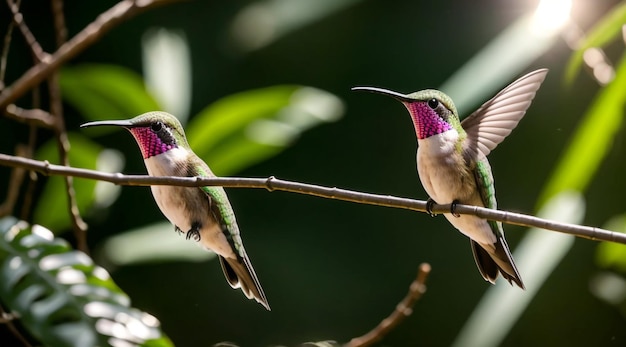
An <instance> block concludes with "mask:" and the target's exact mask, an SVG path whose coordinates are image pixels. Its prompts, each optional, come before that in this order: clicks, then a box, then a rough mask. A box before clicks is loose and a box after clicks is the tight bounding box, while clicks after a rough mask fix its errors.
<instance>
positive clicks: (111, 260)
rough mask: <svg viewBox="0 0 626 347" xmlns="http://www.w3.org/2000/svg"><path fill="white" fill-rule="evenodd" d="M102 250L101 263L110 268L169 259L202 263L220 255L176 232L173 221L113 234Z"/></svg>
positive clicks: (100, 248)
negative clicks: (106, 264)
mask: <svg viewBox="0 0 626 347" xmlns="http://www.w3.org/2000/svg"><path fill="white" fill-rule="evenodd" d="M98 253H99V254H101V255H102V256H103V258H102V261H99V262H100V264H104V263H103V262H106V263H108V264H110V266H107V268H108V269H111V267H112V266H127V265H136V264H146V263H161V262H168V261H191V262H201V261H206V260H209V259H213V258H216V254H215V253H214V252H207V251H206V250H204V249H203V248H202V247H199V246H198V245H197V244H196V243H195V242H189V240H186V239H185V237H182V235H176V233H175V232H174V226H173V225H172V224H171V223H170V222H160V223H154V224H150V225H146V226H143V227H141V228H137V229H132V230H129V231H126V232H122V233H120V234H117V235H115V236H112V237H110V238H108V239H107V240H106V241H105V242H104V244H103V245H102V247H99V249H98ZM96 259H98V260H100V258H96ZM111 271H113V270H111Z"/></svg>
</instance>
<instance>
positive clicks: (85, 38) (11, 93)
mask: <svg viewBox="0 0 626 347" xmlns="http://www.w3.org/2000/svg"><path fill="white" fill-rule="evenodd" d="M174 1H178V0H142V1H135V0H124V1H120V2H119V3H117V4H116V5H115V6H113V7H111V8H110V9H109V10H107V11H106V12H103V13H102V14H100V15H99V16H98V18H96V20H95V21H93V22H92V23H91V24H89V25H87V26H86V27H85V28H84V29H83V30H82V31H81V32H79V33H78V34H76V36H74V37H72V39H70V40H69V41H68V42H67V43H65V44H64V45H63V46H61V47H60V48H59V49H58V50H57V51H56V52H54V53H53V54H52V55H51V56H50V59H47V60H44V61H42V62H40V63H38V64H36V65H35V66H33V67H31V68H30V69H29V70H28V71H26V72H25V73H24V74H23V75H22V76H21V77H20V78H19V79H18V80H17V81H15V82H14V83H13V84H12V85H11V86H9V87H7V88H5V89H4V90H3V91H2V93H0V109H3V108H4V107H6V106H7V105H9V104H11V103H12V102H14V101H15V100H17V99H18V98H19V97H20V96H22V95H24V93H26V92H27V91H29V90H30V89H32V88H33V87H34V86H36V85H38V84H39V83H41V82H42V81H43V80H44V79H46V78H47V77H48V76H50V74H51V73H52V72H53V71H55V70H56V69H58V68H59V66H61V65H62V64H64V63H65V62H67V61H68V60H69V59H71V58H72V57H74V56H76V55H77V54H78V53H80V52H82V51H83V50H84V49H85V48H87V47H89V46H90V45H91V44H93V43H94V42H96V41H97V40H98V39H99V38H100V37H102V35H104V34H105V33H106V32H108V31H109V30H111V29H112V28H113V27H115V26H116V25H118V24H120V23H121V22H123V21H124V20H126V19H128V18H130V17H132V16H134V15H136V14H138V13H140V12H142V11H144V10H146V9H149V8H152V7H155V6H158V5H165V4H169V3H171V2H174Z"/></svg>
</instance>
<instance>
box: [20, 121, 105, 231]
mask: <svg viewBox="0 0 626 347" xmlns="http://www.w3.org/2000/svg"><path fill="white" fill-rule="evenodd" d="M69 140H70V143H71V144H72V147H71V150H70V151H69V153H68V156H69V161H70V163H72V165H74V166H76V167H82V168H86V169H92V170H95V169H96V168H97V160H98V155H99V154H100V151H102V147H101V146H100V145H98V144H96V143H95V142H93V141H92V140H90V139H88V138H86V137H84V136H83V135H81V134H78V133H74V132H70V133H69ZM35 158H36V159H38V160H47V161H49V162H51V163H59V151H58V144H57V141H56V139H51V140H48V141H47V142H46V143H44V144H43V145H42V146H41V147H39V149H38V150H37V153H36V154H35ZM95 188H96V181H94V180H86V179H82V178H75V179H74V189H75V192H76V204H77V206H78V210H79V211H80V212H81V213H82V214H84V213H86V212H87V211H88V210H89V208H90V207H91V206H92V204H93V201H94V199H95V194H94V190H95ZM33 220H34V221H35V222H36V223H38V224H41V225H45V226H46V227H48V228H50V229H51V230H55V231H56V232H60V231H63V230H65V229H66V228H68V227H69V226H70V225H71V221H70V214H69V212H68V203H67V194H66V187H65V178H64V177H60V176H56V177H50V178H48V181H47V182H46V185H45V187H44V189H43V191H42V193H41V195H40V196H39V199H38V200H37V204H36V205H35V211H34V213H33Z"/></svg>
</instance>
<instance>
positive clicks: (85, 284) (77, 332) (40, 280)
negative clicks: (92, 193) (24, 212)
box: [0, 217, 172, 347]
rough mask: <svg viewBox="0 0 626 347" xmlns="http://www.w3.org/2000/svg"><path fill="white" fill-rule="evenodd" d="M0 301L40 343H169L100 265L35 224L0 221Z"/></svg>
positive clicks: (158, 346)
mask: <svg viewBox="0 0 626 347" xmlns="http://www.w3.org/2000/svg"><path fill="white" fill-rule="evenodd" d="M0 278H1V279H2V280H1V281H0V300H1V301H2V303H3V304H4V305H6V307H8V308H9V309H10V310H11V312H12V313H14V314H17V315H18V317H20V322H21V324H22V325H23V326H24V327H25V328H26V329H27V330H28V331H29V332H31V333H32V334H33V336H34V337H36V338H37V339H39V341H40V342H41V343H43V344H44V345H46V346H55V347H63V346H73V347H87V346H119V347H122V346H150V347H167V346H172V343H171V342H170V341H169V339H168V338H167V337H166V336H165V335H163V333H162V332H161V330H160V329H159V321H158V320H157V319H156V318H154V317H153V316H151V315H148V314H146V313H144V312H141V311H139V310H137V309H134V308H132V307H130V299H129V298H128V296H127V295H126V294H125V293H124V292H123V291H122V290H121V289H120V288H119V287H118V286H117V285H116V284H115V283H114V282H113V280H111V278H110V277H109V274H108V273H107V272H106V270H104V269H103V268H101V267H99V266H97V265H95V264H94V263H93V261H92V260H91V259H90V258H89V257H88V256H87V255H85V254H84V253H82V252H78V251H74V250H72V249H71V248H70V246H69V244H68V243H67V242H66V241H65V240H62V239H58V238H54V237H53V235H52V232H50V231H49V230H48V229H44V228H43V227H41V226H37V225H35V226H29V225H28V224H27V223H25V222H20V221H18V220H17V219H15V218H12V217H5V218H3V219H0Z"/></svg>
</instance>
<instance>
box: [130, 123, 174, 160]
mask: <svg viewBox="0 0 626 347" xmlns="http://www.w3.org/2000/svg"><path fill="white" fill-rule="evenodd" d="M130 132H131V134H133V136H134V137H135V140H137V143H138V144H139V148H140V149H141V154H142V155H143V158H144V159H148V158H150V157H153V156H155V155H159V154H161V153H165V152H167V151H169V150H170V149H172V148H176V147H177V146H176V144H172V145H170V144H167V143H165V142H163V141H162V140H161V138H159V135H157V134H155V133H154V132H153V131H152V130H151V129H150V127H138V128H131V129H130Z"/></svg>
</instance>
